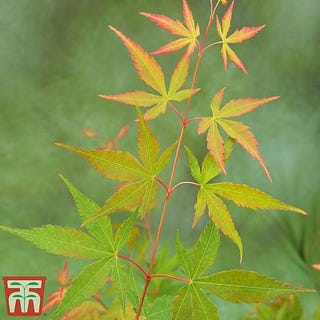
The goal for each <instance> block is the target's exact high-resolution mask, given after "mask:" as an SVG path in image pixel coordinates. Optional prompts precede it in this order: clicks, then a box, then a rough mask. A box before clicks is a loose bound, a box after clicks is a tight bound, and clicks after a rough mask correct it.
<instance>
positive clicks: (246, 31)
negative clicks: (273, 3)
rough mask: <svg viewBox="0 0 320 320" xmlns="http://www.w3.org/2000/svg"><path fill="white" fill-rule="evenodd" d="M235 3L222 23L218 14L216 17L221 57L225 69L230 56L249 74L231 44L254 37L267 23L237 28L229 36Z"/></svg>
mask: <svg viewBox="0 0 320 320" xmlns="http://www.w3.org/2000/svg"><path fill="white" fill-rule="evenodd" d="M233 5H234V1H232V2H231V4H230V6H229V8H228V9H227V11H226V12H225V14H224V16H223V18H222V20H221V23H220V20H219V18H218V16H217V18H216V28H217V32H218V35H219V36H220V38H221V40H222V48H221V57H222V60H223V64H224V68H225V69H227V64H228V58H229V59H230V61H231V62H232V63H233V64H234V65H235V66H237V67H238V68H240V69H241V70H242V71H243V72H244V73H246V74H247V70H246V68H245V66H244V64H243V63H242V61H241V60H240V58H239V57H238V56H237V55H236V54H235V52H234V51H233V50H232V49H231V47H230V45H229V44H233V43H240V42H243V41H245V40H248V39H250V38H252V37H254V36H255V35H256V34H257V33H258V32H259V31H260V30H262V29H263V28H264V27H265V25H262V26H258V27H243V28H241V29H240V30H238V29H237V30H236V31H235V32H234V33H232V34H231V35H229V36H228V32H229V29H230V23H231V18H232V10H233Z"/></svg>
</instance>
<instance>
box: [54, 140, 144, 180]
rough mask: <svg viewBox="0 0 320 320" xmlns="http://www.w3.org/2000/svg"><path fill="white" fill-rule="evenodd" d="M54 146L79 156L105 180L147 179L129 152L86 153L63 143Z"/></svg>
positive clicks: (105, 151)
mask: <svg viewBox="0 0 320 320" xmlns="http://www.w3.org/2000/svg"><path fill="white" fill-rule="evenodd" d="M56 145H57V146H59V147H62V148H65V149H68V150H70V151H73V152H75V153H77V154H79V155H81V156H82V157H84V158H85V159H86V160H87V161H88V162H89V163H90V164H91V165H92V166H93V167H94V168H95V169H96V170H97V171H98V172H100V173H101V174H103V175H104V176H106V177H107V178H110V179H114V180H118V181H132V180H139V179H143V178H147V177H149V173H148V172H147V170H146V169H145V168H144V167H143V166H142V165H141V164H140V163H139V161H138V160H137V159H136V158H135V157H134V156H133V155H131V154H130V153H129V152H125V151H119V150H107V149H103V150H100V149H98V150H91V151H87V150H83V149H79V148H76V147H73V146H69V145H67V144H64V143H56Z"/></svg>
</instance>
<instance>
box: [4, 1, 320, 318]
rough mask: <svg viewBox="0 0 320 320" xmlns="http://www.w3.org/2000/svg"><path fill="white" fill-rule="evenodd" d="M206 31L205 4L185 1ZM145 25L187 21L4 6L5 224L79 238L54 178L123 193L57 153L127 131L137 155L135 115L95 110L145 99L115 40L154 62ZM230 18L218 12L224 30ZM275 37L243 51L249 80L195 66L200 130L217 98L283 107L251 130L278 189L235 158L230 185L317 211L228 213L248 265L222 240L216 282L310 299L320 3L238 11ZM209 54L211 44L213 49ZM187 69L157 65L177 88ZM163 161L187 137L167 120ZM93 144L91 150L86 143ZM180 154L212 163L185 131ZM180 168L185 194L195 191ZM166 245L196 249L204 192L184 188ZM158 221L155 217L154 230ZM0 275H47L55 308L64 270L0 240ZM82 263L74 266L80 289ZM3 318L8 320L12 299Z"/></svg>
mask: <svg viewBox="0 0 320 320" xmlns="http://www.w3.org/2000/svg"><path fill="white" fill-rule="evenodd" d="M189 2H190V6H191V7H192V9H193V11H194V16H195V19H196V20H197V21H199V23H200V26H201V28H202V30H203V29H204V25H205V23H206V19H207V14H208V10H209V3H208V2H209V1H207V0H190V1H189ZM139 11H146V12H152V13H164V14H167V15H169V16H171V17H173V18H181V1H180V0H157V1H149V0H136V1H132V0H113V1H112V0H80V1H79V0H55V1H53V0H43V1H36V0H33V1H32V0H19V1H8V0H0V39H1V43H0V61H1V63H0V78H1V86H0V139H1V149H0V154H1V156H0V177H1V180H0V181H1V183H0V217H1V224H3V225H10V226H15V227H32V226H40V225H42V224H49V223H50V224H61V225H70V226H78V225H79V219H78V217H77V215H76V210H75V207H74V205H73V203H72V200H71V198H70V196H69V194H68V192H67V190H66V188H65V186H64V185H63V183H62V182H61V180H60V179H59V177H58V173H62V174H64V175H65V176H66V177H67V178H69V179H70V180H71V181H72V182H73V183H74V184H75V185H76V186H77V187H78V188H80V190H82V191H84V192H86V193H87V194H88V195H90V196H91V197H92V198H94V199H95V200H96V201H97V202H98V203H100V204H102V203H103V202H104V200H105V199H106V198H107V197H108V196H109V195H110V193H111V192H112V190H113V187H114V184H113V183H110V182H109V181H107V180H105V179H104V178H102V177H101V176H100V175H99V174H98V173H96V172H95V171H94V169H92V168H91V167H89V166H88V165H87V163H85V162H84V161H83V160H82V159H80V158H78V157H77V156H75V155H73V154H71V153H69V152H67V151H65V150H61V149H59V148H58V147H56V146H54V142H55V141H61V142H65V143H69V144H73V145H76V146H80V147H84V148H95V147H98V146H100V145H102V144H103V143H104V142H105V140H106V139H107V138H112V137H114V136H115V135H116V134H117V132H118V131H119V130H120V128H121V127H123V126H125V125H126V124H130V129H129V133H128V135H127V136H126V137H125V138H124V139H122V140H121V142H120V147H121V148H123V149H129V150H130V151H131V152H133V153H135V152H136V150H135V139H136V125H135V123H134V121H133V120H134V119H135V117H136V115H135V110H134V108H131V107H129V106H123V105H120V104H117V103H112V102H107V101H105V100H102V99H99V98H98V97H97V95H98V94H101V93H118V92H122V91H129V90H134V89H144V84H143V83H142V82H141V81H140V80H139V79H138V78H137V76H136V74H135V72H134V68H133V67H132V64H131V60H130V59H129V58H128V54H127V51H126V49H125V48H124V46H123V45H122V44H121V42H120V41H119V39H118V38H117V37H116V36H115V35H114V34H113V33H112V32H111V31H110V30H109V29H108V28H107V26H108V25H109V24H111V25H114V26H116V27H117V28H119V29H120V30H122V31H123V32H124V33H125V34H127V35H128V36H130V37H131V38H132V39H134V40H135V41H137V42H140V43H141V44H143V47H144V48H146V49H147V50H153V49H156V48H158V47H159V46H160V45H162V44H164V43H166V42H167V41H168V40H169V39H172V37H171V36H170V35H169V34H168V33H166V32H165V31H161V30H160V29H158V28H157V27H156V26H153V25H152V23H150V22H149V21H147V20H146V19H145V18H144V17H142V16H140V15H139V14H138V12H139ZM221 14H222V11H220V16H221ZM265 23H266V24H267V27H266V28H265V29H264V30H263V31H262V32H261V33H260V34H259V35H258V36H257V37H256V38H254V39H252V40H251V41H248V42H246V43H244V44H243V45H235V46H234V48H235V50H236V52H237V53H238V54H239V56H240V57H241V58H242V60H243V62H244V63H245V65H246V67H247V70H248V72H249V75H247V76H246V75H244V74H243V73H242V72H241V71H240V70H239V69H237V68H235V67H234V66H233V65H229V67H228V70H227V72H224V70H223V66H222V62H221V58H220V55H219V49H218V47H214V48H212V49H210V50H208V51H207V54H206V56H205V58H204V60H203V61H202V64H201V66H200V76H199V81H198V85H199V86H200V87H201V88H202V91H201V93H202V95H201V98H195V99H194V101H195V103H194V105H193V108H192V111H191V115H192V116H199V115H208V114H209V111H208V103H209V101H210V99H211V97H212V95H213V94H214V93H215V92H216V91H218V90H219V89H220V88H221V87H223V86H226V87H227V91H226V96H225V98H226V100H227V99H230V98H233V97H250V96H252V97H265V96H271V95H280V96H281V99H280V100H278V101H276V102H273V103H270V104H268V105H267V106H265V107H263V108H261V109H259V110H257V111H255V112H254V113H252V114H250V115H246V116H244V117H243V119H242V120H243V121H245V122H246V123H247V124H248V125H250V126H251V127H252V130H253V132H254V133H255V135H256V137H257V139H258V140H259V141H260V149H261V153H262V155H263V156H264V158H265V161H266V163H267V165H268V166H269V168H270V171H271V174H272V177H273V183H272V184H270V183H269V182H268V181H267V179H266V178H265V176H264V173H263V171H262V169H261V168H260V167H259V165H258V163H257V161H255V160H254V159H251V158H250V157H248V156H247V154H245V152H244V151H243V150H242V149H241V148H239V147H236V148H235V151H234V154H233V156H232V158H231V159H230V161H229V163H228V169H229V170H228V176H227V177H221V178H220V179H221V180H228V181H233V182H237V183H246V184H249V185H252V186H255V187H258V188H260V189H262V190H264V191H265V192H268V193H270V194H271V195H273V196H274V197H276V198H278V199H281V200H282V201H284V202H287V203H290V204H293V205H295V206H298V207H301V208H303V209H305V210H306V211H308V213H309V214H308V216H306V217H303V216H300V215H298V214H293V213H286V212H262V211H259V212H253V211H250V210H246V209H239V208H237V207H235V206H232V205H231V204H230V210H231V212H232V216H233V218H234V219H235V221H236V225H237V228H238V230H239V232H240V235H241V236H242V239H243V242H244V250H245V251H244V260H243V263H242V265H240V264H239V256H238V252H237V248H236V247H235V246H234V245H233V244H232V243H231V241H229V240H228V239H226V238H225V237H223V239H222V248H221V250H220V253H219V255H218V258H217V262H216V265H215V270H223V269H230V268H246V269H251V270H255V271H258V272H261V273H264V274H266V275H269V276H272V277H276V278H278V279H280V280H282V281H288V282H291V283H294V284H296V285H302V286H305V287H309V288H315V289H319V288H320V272H317V271H315V270H313V269H312V267H311V265H312V263H316V262H320V229H319V228H320V209H319V208H320V170H319V161H320V151H319V150H320V148H319V147H320V142H319V139H320V111H319V97H320V91H319V90H320V78H319V70H320V68H319V67H320V59H319V52H320V44H319V43H320V41H319V40H320V4H319V1H318V0H308V1H303V2H302V1H291V0H282V1H278V0H268V1H263V0H256V1H252V0H242V1H236V4H235V8H234V18H233V27H232V30H234V29H235V28H236V27H242V26H256V25H261V24H265ZM210 37H211V39H212V41H216V40H217V36H216V34H215V33H214V32H213V33H212V34H211V35H210ZM178 57H179V55H172V56H170V57H161V58H160V59H159V61H160V63H161V64H162V65H163V67H164V70H167V71H168V72H169V73H168V74H170V73H171V71H172V68H173V66H174V64H175V63H176V61H177V58H178ZM151 125H152V127H153V130H154V131H155V133H156V134H158V136H159V139H160V141H161V144H162V146H163V148H165V147H166V146H167V145H168V144H169V143H171V142H172V141H174V140H175V139H176V138H177V134H178V131H179V127H178V125H177V121H176V119H175V117H174V116H173V114H172V113H171V112H168V113H167V114H166V115H165V116H162V117H161V118H159V120H158V121H154V122H152V124H151ZM85 128H88V129H91V130H94V131H97V132H98V133H99V135H100V137H99V138H96V139H88V138H87V137H85V136H84V135H83V132H82V131H83V129H85ZM185 143H186V144H188V146H189V147H190V148H191V149H192V150H193V151H194V152H195V153H196V154H197V156H198V157H199V158H201V157H203V156H204V154H205V143H204V139H203V137H200V138H199V137H198V136H197V134H196V125H194V126H190V129H189V130H188V132H187V135H186V139H185ZM185 160H186V159H185V157H182V162H181V164H180V167H179V170H178V176H177V181H181V180H182V179H188V178H189V172H188V168H187V164H186V161H185ZM173 200H174V201H173V203H172V205H171V207H170V210H169V214H168V218H167V220H166V225H165V226H166V229H165V232H164V234H163V242H166V241H168V240H170V239H174V237H175V232H176V229H177V228H179V229H180V231H181V233H183V234H184V235H183V240H184V241H185V243H186V244H190V245H191V244H192V243H193V242H194V240H195V239H196V235H197V234H198V233H199V232H200V231H201V228H202V226H203V223H204V222H202V224H201V223H200V224H199V226H198V227H196V228H195V229H194V230H192V228H191V221H192V215H193V209H192V208H193V203H194V200H195V190H194V189H193V188H188V187H184V188H181V189H180V191H179V192H177V193H176V195H175V196H174V197H173ZM158 216H159V213H158V212H157V211H155V212H154V220H155V222H156V221H157V219H158ZM0 243H1V245H0V250H1V263H0V275H2V276H4V275H38V274H41V275H46V276H47V277H48V280H47V290H46V291H47V294H49V293H51V292H53V290H54V289H55V286H56V285H57V283H56V281H55V270H56V269H57V268H61V267H62V264H63V261H64V260H65V259H64V258H61V257H56V256H53V255H50V254H47V253H44V252H42V251H40V250H38V249H35V248H33V247H32V246H31V245H29V244H28V243H25V242H23V241H22V240H20V239H17V238H15V237H13V236H11V235H8V234H4V233H0ZM81 266H83V262H77V261H70V270H71V273H72V274H73V275H76V274H77V272H78V271H79V270H80V268H81ZM302 301H303V304H304V308H305V313H306V317H307V319H309V318H310V317H311V313H312V312H313V310H314V309H315V308H316V306H317V305H320V298H319V295H318V294H313V295H304V296H302ZM218 303H219V305H220V312H221V316H222V319H240V317H242V316H243V315H244V314H245V313H246V311H247V310H248V308H249V307H248V306H247V305H245V304H239V305H231V304H229V303H223V302H222V301H218ZM0 318H1V319H6V312H5V306H4V299H2V298H1V299H0Z"/></svg>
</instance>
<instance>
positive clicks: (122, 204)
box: [89, 178, 158, 221]
mask: <svg viewBox="0 0 320 320" xmlns="http://www.w3.org/2000/svg"><path fill="white" fill-rule="evenodd" d="M157 190H158V185H157V184H156V183H155V181H154V180H153V179H150V178H149V179H143V180H138V181H134V182H130V183H126V184H124V185H122V186H121V187H120V188H119V190H117V191H116V192H115V193H114V194H113V195H112V196H111V197H110V198H109V199H108V200H107V201H106V202H105V204H104V205H103V206H102V208H101V210H100V212H98V214H96V215H95V216H94V217H93V218H92V219H96V218H98V217H101V216H102V215H109V214H111V213H114V212H119V211H130V212H133V211H135V210H136V209H137V207H138V206H140V207H139V210H140V211H141V214H142V215H145V214H146V213H147V212H148V211H149V210H150V209H151V208H152V207H153V204H154V198H155V195H156V192H157ZM150 193H151V194H150ZM89 221H90V220H89Z"/></svg>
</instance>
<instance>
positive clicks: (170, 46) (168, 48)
mask: <svg viewBox="0 0 320 320" xmlns="http://www.w3.org/2000/svg"><path fill="white" fill-rule="evenodd" d="M189 43H190V40H189V39H188V38H180V39H177V40H174V41H171V42H169V43H167V44H165V45H164V46H162V47H160V48H159V49H157V50H153V51H151V54H154V55H161V54H168V53H171V52H174V51H178V50H180V49H182V48H183V47H185V46H186V45H188V44H189Z"/></svg>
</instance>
